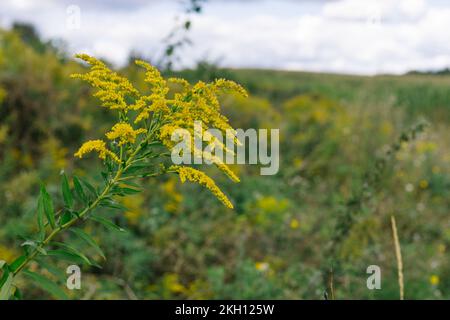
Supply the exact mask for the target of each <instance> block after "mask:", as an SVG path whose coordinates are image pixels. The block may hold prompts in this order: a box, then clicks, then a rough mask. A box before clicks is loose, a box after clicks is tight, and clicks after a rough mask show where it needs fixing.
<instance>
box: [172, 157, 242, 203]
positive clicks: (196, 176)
mask: <svg viewBox="0 0 450 320" xmlns="http://www.w3.org/2000/svg"><path fill="white" fill-rule="evenodd" d="M169 170H173V171H176V172H178V174H179V175H180V180H181V182H182V183H184V182H186V181H187V180H189V181H191V182H196V183H198V184H200V185H202V186H204V187H205V188H206V189H208V190H209V191H211V193H212V194H214V195H215V196H216V198H217V199H219V200H220V201H221V202H222V203H223V204H224V205H225V206H227V207H228V208H230V209H233V204H232V203H231V202H230V200H229V199H228V198H227V196H226V195H225V194H224V193H223V192H222V190H220V189H219V187H218V186H217V185H216V183H215V182H214V180H213V179H211V178H210V177H208V176H207V175H206V174H205V173H204V172H202V171H199V170H196V169H194V168H191V167H181V166H172V167H170V168H169Z"/></svg>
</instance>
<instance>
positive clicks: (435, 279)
mask: <svg viewBox="0 0 450 320" xmlns="http://www.w3.org/2000/svg"><path fill="white" fill-rule="evenodd" d="M439 280H440V279H439V276H437V275H435V274H433V275H432V276H431V277H430V283H431V285H433V286H437V285H438V284H439Z"/></svg>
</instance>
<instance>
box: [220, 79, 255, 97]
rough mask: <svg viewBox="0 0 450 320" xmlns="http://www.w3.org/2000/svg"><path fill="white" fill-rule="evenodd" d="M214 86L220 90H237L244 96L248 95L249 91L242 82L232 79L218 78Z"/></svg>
mask: <svg viewBox="0 0 450 320" xmlns="http://www.w3.org/2000/svg"><path fill="white" fill-rule="evenodd" d="M214 87H215V88H216V89H218V90H229V91H233V92H236V93H238V94H240V95H241V96H243V97H244V98H247V97H248V93H247V91H246V90H245V89H244V88H243V87H242V86H241V85H240V84H237V83H236V82H234V81H231V80H226V79H216V81H214Z"/></svg>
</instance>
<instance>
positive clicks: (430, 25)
mask: <svg viewBox="0 0 450 320" xmlns="http://www.w3.org/2000/svg"><path fill="white" fill-rule="evenodd" d="M3 1H6V2H5V4H2V6H3V10H2V13H0V21H1V22H3V24H5V23H6V24H8V23H11V22H12V21H13V20H16V19H17V20H25V21H30V22H33V23H35V24H36V25H37V26H38V27H39V30H40V31H41V33H42V34H43V35H44V36H45V37H47V38H50V37H59V38H63V39H66V40H67V42H68V43H69V45H70V46H69V49H70V50H71V51H73V52H77V51H81V50H83V51H87V52H89V53H93V54H96V55H100V56H103V57H107V58H108V59H110V60H112V61H114V62H116V63H122V62H124V61H125V60H126V58H127V55H128V52H129V51H130V50H132V49H136V50H138V51H140V52H142V53H143V54H145V55H146V56H149V57H153V58H154V57H157V56H158V54H160V53H161V50H162V47H163V46H162V43H161V40H162V39H163V38H164V36H166V35H167V34H168V32H169V31H170V30H171V28H172V26H173V23H174V20H173V18H174V16H175V15H176V14H177V13H179V12H180V10H181V9H182V7H180V5H179V3H178V2H176V1H164V2H163V1H150V2H148V1H143V0H132V1H129V2H127V6H126V7H125V6H124V5H123V3H124V2H122V1H118V0H109V1H87V0H78V1H76V0H73V1H69V0H63V1H57V0H43V1H39V2H37V1H31V0H2V2H3ZM72 3H73V4H76V5H79V6H80V9H81V29H79V30H70V29H67V28H65V23H66V19H67V14H66V11H65V9H66V7H67V5H69V4H72ZM447 30H450V4H448V3H447V2H446V1H443V0H440V1H439V0H365V1H361V0H339V1H287V0H285V1H280V0H272V1H270V0H261V1H211V2H209V3H207V5H206V6H205V12H204V14H203V15H200V16H197V17H195V18H194V21H193V29H192V32H191V38H192V40H193V41H194V46H192V47H189V48H186V50H185V51H184V57H183V61H182V65H183V66H189V65H192V64H193V63H194V62H195V61H197V60H199V59H201V58H204V57H208V58H211V59H213V60H217V61H218V62H219V63H220V64H221V65H223V66H232V67H263V68H280V69H301V70H313V71H331V72H345V73H362V74H373V73H402V72H406V71H408V70H411V69H439V68H444V67H447V66H449V65H450V42H449V41H448V31H447Z"/></svg>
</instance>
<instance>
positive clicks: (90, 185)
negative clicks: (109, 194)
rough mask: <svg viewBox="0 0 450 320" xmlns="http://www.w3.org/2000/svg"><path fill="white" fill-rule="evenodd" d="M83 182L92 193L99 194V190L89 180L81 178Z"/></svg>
mask: <svg viewBox="0 0 450 320" xmlns="http://www.w3.org/2000/svg"><path fill="white" fill-rule="evenodd" d="M80 180H81V182H82V183H83V184H84V185H85V187H86V188H87V189H88V190H89V192H91V193H92V195H94V196H95V197H96V196H97V195H98V194H97V190H95V188H94V186H93V185H92V184H90V183H89V182H87V181H86V180H85V179H82V178H80Z"/></svg>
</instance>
